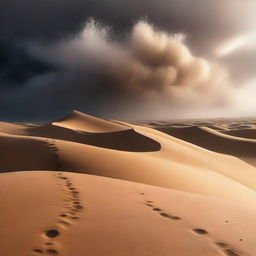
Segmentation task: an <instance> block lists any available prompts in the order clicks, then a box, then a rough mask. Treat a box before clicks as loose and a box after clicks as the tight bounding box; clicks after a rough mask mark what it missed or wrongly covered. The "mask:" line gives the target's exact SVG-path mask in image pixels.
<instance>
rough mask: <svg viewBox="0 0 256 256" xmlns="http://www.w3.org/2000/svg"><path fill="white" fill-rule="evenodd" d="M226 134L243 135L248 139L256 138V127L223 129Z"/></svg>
mask: <svg viewBox="0 0 256 256" xmlns="http://www.w3.org/2000/svg"><path fill="white" fill-rule="evenodd" d="M222 132H223V133H225V134H228V135H232V136H236V137H242V138H248V139H256V129H255V128H254V129H252V128H250V129H240V130H226V131H222Z"/></svg>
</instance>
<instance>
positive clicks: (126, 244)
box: [0, 172, 256, 256]
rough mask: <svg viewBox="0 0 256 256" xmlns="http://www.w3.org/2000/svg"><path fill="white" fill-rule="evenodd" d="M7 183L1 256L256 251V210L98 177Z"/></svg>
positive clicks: (41, 175) (56, 175)
mask: <svg viewBox="0 0 256 256" xmlns="http://www.w3.org/2000/svg"><path fill="white" fill-rule="evenodd" d="M0 176H1V179H0V186H1V189H2V190H3V191H5V193H4V194H3V193H1V194H0V200H1V204H2V205H4V207H2V210H1V223H2V224H1V229H0V236H1V238H2V239H1V246H0V254H1V255H20V256H23V255H24V256H25V255H63V256H70V255H76V256H83V255H92V256H93V255H95V256H103V255H104V256H105V255H114V256H115V255H118V256H120V255H122V256H128V255H141V256H146V255H149V256H150V255H152V256H155V255H162V256H165V255H166V256H167V255H168V256H169V255H175V256H187V255H191V256H198V255H209V256H217V255H219V256H224V255H226V256H240V255H241V256H242V255H254V252H255V250H256V238H255V235H254V233H255V232H254V231H255V228H256V226H255V223H256V214H255V207H250V206H248V207H244V206H240V205H239V204H234V203H232V202H228V201H223V200H220V199H213V198H209V197H205V196H200V195H195V194H190V193H183V192H178V191H174V190H170V189H163V188H159V187H154V186H148V185H143V184H138V183H132V182H125V181H121V180H116V179H109V178H104V177H98V176H94V175H93V176H91V175H84V174H74V173H63V172H19V173H6V174H1V175H0ZM24 187H25V188H26V189H24ZM45 188H47V189H45ZM7 195H8V196H7ZM13 208H15V210H16V211H15V212H14V211H13V210H12V209H13ZM188 209H189V211H188ZM17 212H18V214H17ZM249 227H250V228H249ZM13 231H14V232H13ZM14 245H15V246H14Z"/></svg>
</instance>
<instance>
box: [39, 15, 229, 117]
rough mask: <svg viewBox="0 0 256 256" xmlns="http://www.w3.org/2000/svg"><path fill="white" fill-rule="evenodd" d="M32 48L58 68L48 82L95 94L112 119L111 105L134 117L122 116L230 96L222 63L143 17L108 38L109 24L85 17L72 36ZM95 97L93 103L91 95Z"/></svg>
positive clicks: (210, 102)
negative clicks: (199, 53)
mask: <svg viewBox="0 0 256 256" xmlns="http://www.w3.org/2000/svg"><path fill="white" fill-rule="evenodd" d="M34 53H35V54H36V55H39V57H40V58H43V59H45V61H47V62H50V63H52V64H53V65H57V66H60V67H62V69H63V70H64V71H63V72H62V73H61V74H60V73H59V74H58V78H57V79H58V81H54V82H53V85H52V86H55V85H54V84H56V83H61V84H63V88H65V86H66V87H67V88H68V87H73V88H75V87H79V88H80V89H81V90H82V92H83V93H84V101H87V100H88V97H90V95H91V94H93V93H95V94H98V98H99V99H100V100H103V101H104V104H105V106H104V109H105V110H106V109H108V112H110V113H112V114H113V116H114V117H118V118H120V116H118V115H117V114H116V111H117V109H119V110H118V111H120V109H123V112H131V113H134V108H136V112H137V115H136V116H132V115H130V114H129V113H122V115H124V116H127V115H128V117H130V118H142V117H143V116H145V115H144V114H145V112H146V111H147V110H148V109H150V108H152V111H153V112H156V113H157V112H159V109H161V112H162V113H164V112H166V113H172V112H176V111H178V110H179V109H184V108H185V109H186V108H193V109H197V111H200V109H202V108H209V107H213V106H219V105H223V104H227V103H228V102H229V101H230V93H231V86H230V81H229V77H228V74H227V72H226V70H225V69H224V68H223V67H221V66H220V65H217V64H216V63H213V62H211V61H208V60H206V59H204V58H199V57H195V56H193V54H192V53H191V51H190V49H189V48H188V47H187V46H186V44H185V35H183V34H169V33H167V32H164V31H161V30H158V29H156V28H155V27H154V26H153V25H151V24H149V23H148V22H146V21H139V22H137V23H136V24H135V25H134V26H133V28H132V30H131V32H130V33H128V34H127V35H126V36H124V38H118V39H114V36H113V35H112V33H111V29H110V28H108V27H106V26H102V25H100V24H99V23H97V22H95V21H94V20H90V21H89V22H88V23H87V24H86V25H85V27H84V29H83V30H82V31H81V32H80V33H79V34H78V35H77V36H75V37H73V38H71V39H66V40H62V41H60V42H58V43H55V44H52V45H49V46H48V47H43V48H40V49H38V48H36V49H34ZM71 85H72V86H71ZM69 89H70V88H69ZM74 90H75V89H74ZM101 96H102V97H101ZM95 101H96V102H95V105H98V104H99V102H97V97H96V98H95ZM152 106H154V107H152ZM156 106H157V107H156ZM128 109H129V111H128ZM152 111H151V115H152ZM156 113H155V115H157V114H156ZM152 117H153V118H155V117H156V116H154V115H153V116H152Z"/></svg>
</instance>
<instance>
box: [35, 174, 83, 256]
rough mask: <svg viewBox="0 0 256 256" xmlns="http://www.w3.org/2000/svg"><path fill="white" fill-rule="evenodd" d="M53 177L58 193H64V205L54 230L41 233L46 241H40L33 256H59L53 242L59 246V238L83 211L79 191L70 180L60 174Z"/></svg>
mask: <svg viewBox="0 0 256 256" xmlns="http://www.w3.org/2000/svg"><path fill="white" fill-rule="evenodd" d="M53 176H54V177H55V178H56V179H57V180H58V182H57V183H58V184H59V186H60V191H64V192H63V194H64V199H63V201H64V202H65V204H64V205H63V208H62V210H61V211H60V212H59V213H58V219H57V222H56V224H55V226H54V228H51V229H47V230H46V231H44V232H43V236H42V238H43V240H46V241H42V245H41V246H38V247H37V248H34V249H33V250H32V253H33V255H59V254H60V253H59V250H58V248H59V247H58V248H57V247H56V243H54V242H53V241H57V244H60V241H59V240H58V239H59V237H61V235H66V234H67V231H68V230H69V229H70V228H71V227H72V225H73V224H74V223H76V222H77V221H78V220H79V219H80V217H79V215H80V212H81V211H82V210H83V209H84V206H83V205H82V203H81V201H80V198H79V191H77V189H76V188H75V186H74V185H73V184H72V183H71V181H70V179H69V178H68V177H67V176H65V175H64V174H63V173H62V172H58V173H57V174H55V173H54V174H53Z"/></svg>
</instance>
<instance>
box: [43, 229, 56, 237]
mask: <svg viewBox="0 0 256 256" xmlns="http://www.w3.org/2000/svg"><path fill="white" fill-rule="evenodd" d="M45 235H46V236H47V237H50V238H54V237H57V236H59V235H60V232H59V231H58V230H56V229H49V230H47V231H45Z"/></svg>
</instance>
